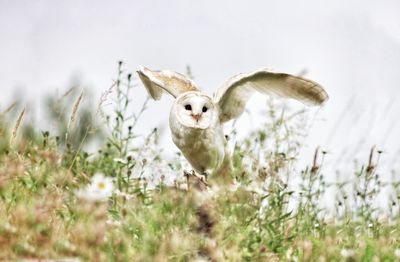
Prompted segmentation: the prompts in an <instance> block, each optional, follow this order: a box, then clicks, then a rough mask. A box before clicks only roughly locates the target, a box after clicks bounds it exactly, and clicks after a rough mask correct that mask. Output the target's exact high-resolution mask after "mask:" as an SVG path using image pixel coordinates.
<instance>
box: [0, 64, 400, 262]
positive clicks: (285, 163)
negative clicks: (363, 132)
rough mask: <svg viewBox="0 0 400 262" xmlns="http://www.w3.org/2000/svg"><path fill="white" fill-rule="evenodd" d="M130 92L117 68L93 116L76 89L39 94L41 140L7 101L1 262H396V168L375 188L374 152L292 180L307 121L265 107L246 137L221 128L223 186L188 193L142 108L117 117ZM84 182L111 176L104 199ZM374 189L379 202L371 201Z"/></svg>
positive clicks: (0, 148) (399, 186) (177, 162)
mask: <svg viewBox="0 0 400 262" xmlns="http://www.w3.org/2000/svg"><path fill="white" fill-rule="evenodd" d="M135 92H138V90H137V89H136V87H135V79H134V78H133V76H131V75H130V74H125V73H124V71H123V64H122V63H119V67H118V72H117V79H116V80H115V82H114V84H113V86H112V87H111V88H110V89H109V90H108V91H107V92H105V93H104V94H103V96H102V98H101V100H100V102H99V109H98V110H96V111H92V110H91V108H95V107H93V106H92V105H89V104H85V95H82V94H84V93H81V91H80V90H79V91H77V90H72V91H71V90H69V91H68V92H67V93H66V94H64V95H63V96H62V97H60V98H51V99H50V98H49V99H48V103H47V105H48V107H49V112H50V118H51V119H52V120H53V121H55V120H56V122H57V123H58V124H57V125H56V127H57V128H56V130H55V131H54V133H53V132H52V133H50V132H48V131H44V132H40V131H36V130H37V128H36V127H32V126H31V125H30V124H29V123H28V122H24V119H25V117H26V113H27V111H25V116H24V118H23V117H22V116H21V115H22V114H21V113H20V114H19V116H18V115H15V114H14V115H13V114H11V113H10V112H11V111H13V110H17V112H18V110H19V109H18V106H15V105H13V106H12V107H13V108H11V109H9V110H5V111H4V112H3V113H2V114H1V116H0V134H1V138H0V199H1V200H0V247H1V248H0V260H20V259H55V260H56V259H61V258H69V259H71V260H74V259H75V260H82V261H86V260H88V261H205V260H211V261H398V260H399V259H400V240H399V239H400V232H399V228H400V227H399V221H400V215H399V208H398V207H399V204H400V203H399V198H400V181H399V179H398V177H397V176H396V173H395V172H394V173H393V178H392V180H391V181H381V177H380V176H379V175H378V173H377V170H378V168H379V166H378V163H379V158H380V157H381V152H380V151H379V150H377V149H376V148H375V147H372V148H371V151H370V152H366V154H365V155H366V159H367V160H366V162H365V163H364V164H358V165H356V167H355V170H354V172H352V173H348V174H346V180H340V179H338V180H337V181H336V182H334V183H326V182H325V177H326V175H327V174H324V172H323V171H324V159H325V158H326V157H329V156H328V155H327V154H326V152H324V151H323V150H322V149H320V148H318V149H316V151H315V154H314V156H310V159H311V161H310V165H309V166H308V167H305V168H304V169H303V170H300V171H297V170H296V161H297V158H298V154H299V150H300V148H301V146H302V143H301V141H302V138H303V137H304V135H305V133H304V130H306V129H307V121H305V119H306V118H307V114H306V113H305V112H300V113H299V112H292V113H290V112H288V111H287V110H278V107H276V105H275V104H273V103H272V102H269V103H268V111H267V113H266V119H265V120H264V123H263V124H261V125H260V127H259V128H258V130H254V131H253V132H252V133H251V134H250V135H249V136H248V137H247V138H246V139H244V140H243V141H238V142H237V143H234V141H235V140H236V131H235V128H234V126H233V128H232V129H231V131H230V132H228V133H229V140H230V142H232V144H233V147H234V154H233V160H234V166H235V170H236V171H235V174H234V176H233V177H231V181H230V182H228V183H227V184H216V183H213V181H212V179H211V181H210V183H211V187H210V188H209V189H207V190H198V189H196V183H198V181H196V179H192V178H191V179H189V180H187V179H186V178H185V177H184V176H183V171H184V167H183V166H184V165H183V164H182V156H180V155H179V153H177V155H176V156H175V157H174V158H173V159H169V160H166V159H164V157H163V156H162V155H161V154H160V152H161V151H162V150H161V148H160V146H159V144H158V131H157V130H156V129H155V130H154V131H153V132H151V133H150V134H145V135H144V136H143V135H142V136H140V135H139V134H136V133H135V127H136V126H137V125H140V121H141V115H142V113H143V111H144V110H145V109H146V106H147V100H146V101H143V106H142V108H141V109H140V110H139V111H138V112H135V113H134V114H131V115H129V114H128V112H130V110H129V106H130V104H131V103H133V102H135V103H138V102H140V101H133V100H132V97H133V94H134V93H135ZM104 103H112V105H113V110H112V112H105V111H103V110H102V108H103V107H102V104H104ZM66 105H73V106H72V108H67V107H66ZM66 108H67V109H68V110H70V111H68V110H65V109H66ZM19 112H24V111H22V110H19ZM12 120H13V121H12ZM16 126H17V128H15V127H16ZM10 139H11V141H12V145H10ZM96 140H97V141H103V142H102V143H100V147H99V148H100V149H99V150H98V151H96V152H95V153H88V152H86V151H85V145H87V143H88V142H89V141H96ZM96 173H102V174H104V176H105V178H111V179H112V182H110V183H112V185H111V186H112V190H111V191H110V193H109V194H108V195H105V196H103V197H102V198H101V199H100V198H99V199H97V200H96V201H94V200H93V199H90V198H88V197H82V196H81V195H80V194H78V192H80V190H81V191H82V190H84V189H85V188H86V187H87V185H90V184H91V183H92V184H93V183H94V182H93V180H92V179H93V176H94V175H95V174H96ZM100 183H103V182H102V181H101V182H100ZM107 183H109V182H107V181H106V180H104V184H97V185H99V188H100V189H103V188H106V186H107V185H106V184H107ZM100 185H101V187H100ZM188 187H189V190H188ZM87 190H91V189H87ZM100 191H101V190H100ZM94 192H95V193H96V192H97V191H94ZM383 192H385V194H384V195H385V197H386V200H385V201H383V202H381V204H380V205H378V204H377V202H376V201H375V200H376V198H377V196H378V195H379V194H382V193H383ZM92 193H93V192H92ZM84 194H85V193H83V195H84ZM325 202H330V203H331V204H332V206H334V208H333V209H329V208H327V207H326V205H325V204H324V203H325Z"/></svg>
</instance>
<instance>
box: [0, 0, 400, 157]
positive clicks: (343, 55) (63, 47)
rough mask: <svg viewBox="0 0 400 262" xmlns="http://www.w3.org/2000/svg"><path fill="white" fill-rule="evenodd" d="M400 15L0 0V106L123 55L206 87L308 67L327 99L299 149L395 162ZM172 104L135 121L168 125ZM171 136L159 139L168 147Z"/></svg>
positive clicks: (255, 104) (385, 5)
mask: <svg viewBox="0 0 400 262" xmlns="http://www.w3.org/2000/svg"><path fill="white" fill-rule="evenodd" d="M399 14H400V2H399V1H396V0H393V1H390V0H388V1H366V0H363V1H361V0H360V1H355V0H352V1H320V0H313V1H266V0H263V1H232V0H229V1H228V0H226V1H215V0H202V1H187V0H181V1H177V0H169V1H154V0H146V1H144V0H142V1H100V0H98V1H73V0H69V1H54V0H48V1H43V0H42V1H40V0H35V1H32V0H29V1H17V0H16V1H6V0H0V77H1V78H0V79H1V81H0V91H1V96H0V106H1V108H4V107H5V106H6V105H7V104H8V103H10V102H11V101H12V99H14V96H15V94H18V95H19V97H22V98H23V99H24V100H25V101H26V103H30V102H32V101H37V100H40V98H41V97H42V95H43V94H44V93H49V92H54V93H55V91H56V89H59V90H65V89H67V88H68V85H69V83H70V82H71V79H72V78H74V77H76V76H79V77H81V78H82V82H83V84H84V85H85V86H91V87H92V88H93V89H95V90H96V91H97V93H100V92H101V91H102V90H104V89H106V88H108V87H109V86H110V84H111V80H112V78H113V77H114V75H115V71H116V62H117V61H118V60H120V59H122V60H123V61H125V62H126V69H127V71H134V70H135V69H136V68H137V66H138V65H139V64H142V65H146V66H148V67H150V68H154V69H172V70H175V71H180V72H184V70H185V67H186V65H188V64H190V66H191V68H192V71H193V73H194V75H195V80H196V81H197V82H198V83H199V85H200V86H201V87H202V88H203V89H204V90H205V91H207V92H208V93H210V94H211V93H213V92H214V91H215V90H216V88H217V87H218V86H219V85H220V84H221V83H222V82H223V81H224V80H225V79H227V78H228V77H230V76H231V75H233V74H236V73H239V72H245V71H251V70H254V69H257V68H260V67H266V68H270V69H273V70H275V71H282V72H288V73H294V74H296V73H299V72H301V71H302V70H303V69H307V72H308V73H307V77H308V78H310V79H312V80H315V81H317V82H319V83H321V84H322V85H323V86H324V87H325V89H326V90H327V91H328V93H329V95H330V101H329V102H328V103H327V105H326V106H325V107H324V108H323V109H322V110H320V111H319V113H318V117H317V121H315V124H314V126H313V128H312V130H311V132H310V137H309V139H308V141H307V145H308V147H307V148H308V149H306V151H305V152H306V153H305V154H307V155H308V154H310V152H311V151H310V150H311V149H313V148H315V147H316V146H317V145H322V146H323V147H324V148H326V149H327V150H328V151H330V152H331V154H332V156H331V161H332V162H334V159H336V160H337V159H338V158H339V159H340V157H341V156H344V157H346V158H348V159H352V156H353V155H354V153H355V152H357V153H361V154H364V155H365V159H366V158H367V155H368V148H369V147H371V146H372V145H374V144H376V145H377V146H378V147H379V148H382V149H384V150H385V152H387V153H386V157H385V159H386V161H388V162H390V161H391V162H394V160H393V159H394V158H395V157H396V156H397V155H399V150H400V142H399V138H398V136H399V134H400V125H399V123H398V121H399V120H400V119H399V113H400V102H399V101H398V99H399V94H400V92H399V90H400V86H399V83H400V15H399ZM135 95H136V96H137V100H140V101H142V100H143V99H144V97H145V96H146V92H145V91H144V89H140V88H139V89H137V92H136V93H135ZM96 99H97V98H96ZM171 102H172V99H171V98H167V97H166V98H165V99H162V101H161V102H151V103H150V104H149V106H150V109H149V110H148V111H147V112H146V119H147V120H148V121H147V122H146V123H144V124H143V126H142V128H143V130H146V129H150V128H152V127H154V126H160V125H163V126H166V125H167V123H168V121H167V119H168V114H169V113H168V110H169V107H170V105H171ZM263 106H264V103H263V99H260V98H255V99H253V100H252V101H251V109H252V110H254V111H257V112H259V111H260V110H261V109H262V107H263ZM345 108H346V109H345ZM314 111H315V110H314ZM338 119H342V120H340V121H339V120H338ZM243 121H248V120H242V123H244V122H243ZM254 122H256V123H254ZM252 125H253V126H255V127H257V119H256V121H253V122H252ZM168 135H169V134H168V133H167V134H166V135H165V136H164V137H165V139H164V143H163V145H165V146H168V145H170V146H172V141H171V140H170V138H169V137H168ZM349 147H353V148H352V150H353V151H352V150H350V149H349ZM355 148H357V150H356V149H355ZM307 150H308V151H307ZM354 150H355V151H354ZM309 158H312V156H310V157H309ZM336 160H335V161H336ZM397 160H398V161H400V159H399V158H397Z"/></svg>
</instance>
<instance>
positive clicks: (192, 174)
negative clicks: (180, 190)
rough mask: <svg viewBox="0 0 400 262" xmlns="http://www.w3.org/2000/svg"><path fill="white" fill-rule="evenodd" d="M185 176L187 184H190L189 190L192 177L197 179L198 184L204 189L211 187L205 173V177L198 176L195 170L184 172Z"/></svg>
mask: <svg viewBox="0 0 400 262" xmlns="http://www.w3.org/2000/svg"><path fill="white" fill-rule="evenodd" d="M183 175H184V176H185V177H186V180H187V184H188V189H189V180H190V177H192V178H195V180H196V181H197V183H198V184H202V185H203V187H204V186H205V187H206V188H207V187H209V186H210V185H209V184H208V183H207V175H205V174H204V173H203V175H199V174H197V173H196V172H195V171H194V170H193V169H192V170H190V171H187V170H184V171H183Z"/></svg>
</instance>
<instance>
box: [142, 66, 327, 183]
mask: <svg viewBox="0 0 400 262" xmlns="http://www.w3.org/2000/svg"><path fill="white" fill-rule="evenodd" d="M137 73H138V75H139V78H140V80H141V81H142V83H143V85H144V87H145V88H146V90H147V91H148V93H149V95H150V96H151V97H152V98H153V99H154V100H159V99H160V98H161V96H162V93H163V91H166V92H168V93H169V94H170V95H172V96H173V97H175V100H174V102H173V105H172V108H171V111H170V115H169V125H170V129H171V133H172V140H173V142H174V143H175V145H176V146H177V147H178V148H179V149H180V150H181V152H182V154H183V155H184V157H185V158H186V159H187V160H188V162H189V163H190V164H191V166H192V167H193V169H194V170H195V171H196V172H197V173H198V174H199V175H205V176H206V177H207V176H208V175H209V174H213V175H214V174H215V175H224V174H227V173H230V172H232V164H231V159H230V152H228V150H227V141H226V138H225V135H224V133H223V128H222V126H223V124H224V123H226V122H228V121H229V120H232V119H236V118H238V117H239V116H240V115H241V114H242V113H243V111H244V110H245V106H246V102H247V101H248V100H249V98H250V97H251V96H252V95H253V94H255V93H261V94H266V95H278V96H281V97H288V98H293V99H296V100H299V101H301V102H303V103H305V104H307V105H322V104H323V103H324V102H325V101H326V100H327V99H328V94H327V93H326V92H325V90H324V89H323V88H322V87H321V86H320V85H319V84H317V83H315V82H313V81H310V80H307V79H305V78H302V77H298V76H293V75H289V74H285V73H273V72H270V71H267V70H264V69H261V70H256V71H254V72H251V73H241V74H238V75H235V76H233V77H231V78H230V79H228V80H227V81H226V82H225V83H224V84H223V85H222V86H221V87H220V88H219V89H218V91H217V92H216V94H215V95H214V97H210V96H208V95H207V94H205V93H204V92H202V91H201V90H200V88H199V87H198V86H197V85H196V83H194V82H193V81H192V80H191V79H189V78H187V77H186V76H184V75H182V74H179V73H176V72H172V71H169V70H162V71H153V70H150V69H148V68H146V67H142V66H141V67H140V69H139V70H138V71H137Z"/></svg>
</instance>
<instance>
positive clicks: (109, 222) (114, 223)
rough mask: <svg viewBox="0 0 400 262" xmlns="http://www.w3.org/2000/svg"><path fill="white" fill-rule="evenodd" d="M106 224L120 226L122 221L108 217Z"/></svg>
mask: <svg viewBox="0 0 400 262" xmlns="http://www.w3.org/2000/svg"><path fill="white" fill-rule="evenodd" d="M106 224H107V225H109V226H112V227H119V226H120V225H121V221H118V220H114V219H107V221H106Z"/></svg>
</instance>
